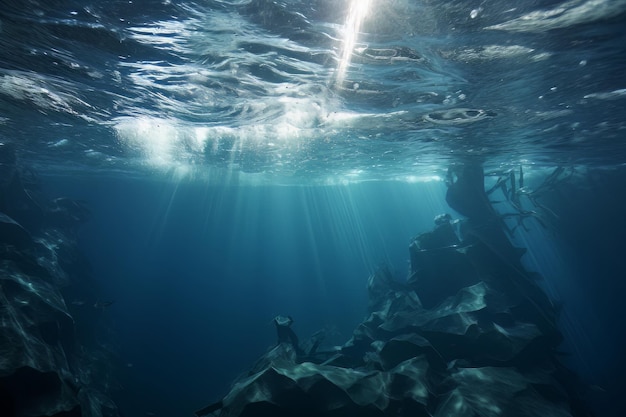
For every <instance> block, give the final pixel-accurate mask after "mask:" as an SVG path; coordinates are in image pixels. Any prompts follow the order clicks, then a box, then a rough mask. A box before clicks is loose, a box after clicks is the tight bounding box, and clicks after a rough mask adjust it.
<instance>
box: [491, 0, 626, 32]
mask: <svg viewBox="0 0 626 417" xmlns="http://www.w3.org/2000/svg"><path fill="white" fill-rule="evenodd" d="M625 11H626V0H570V1H568V2H565V3H563V4H560V5H558V6H557V7H555V8H554V9H550V10H538V11H534V12H531V13H527V14H525V15H523V16H520V17H518V18H516V19H512V20H509V21H507V22H504V23H500V24H497V25H493V26H489V27H487V28H486V29H495V30H507V31H511V32H545V31H548V30H553V29H561V28H566V27H570V26H575V25H579V24H583V23H590V22H595V21H598V20H602V19H608V18H611V17H613V16H616V15H618V14H620V13H624V12H625Z"/></svg>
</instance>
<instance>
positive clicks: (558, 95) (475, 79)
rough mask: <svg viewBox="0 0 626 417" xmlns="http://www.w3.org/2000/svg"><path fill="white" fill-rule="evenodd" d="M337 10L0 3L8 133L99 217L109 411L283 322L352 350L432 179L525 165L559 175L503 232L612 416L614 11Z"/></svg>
mask: <svg viewBox="0 0 626 417" xmlns="http://www.w3.org/2000/svg"><path fill="white" fill-rule="evenodd" d="M353 3H354V4H352V5H351V2H349V1H330V0H315V1H291V0H289V1H270V0H251V1H249V0H233V1H218V0H207V1H196V2H193V1H174V0H172V1H170V0H163V1H145V0H132V1H128V0H126V1H117V0H106V1H93V2H85V1H77V0H74V1H70V0H67V1H64V0H58V1H46V2H41V1H35V0H20V1H9V0H3V1H0V144H1V145H3V146H4V145H8V144H11V145H12V146H15V148H16V153H17V157H18V161H19V164H20V166H22V167H24V169H28V170H32V171H33V172H35V173H36V175H37V176H38V178H39V179H40V181H41V183H42V190H43V191H42V192H43V193H44V194H45V195H47V196H50V197H56V196H60V195H63V196H67V197H70V198H75V199H80V200H84V201H85V202H86V204H87V205H88V206H89V207H90V209H91V212H92V215H91V217H90V220H89V221H88V222H87V223H85V224H84V225H83V226H82V228H81V229H80V234H79V241H78V242H79V247H80V249H81V251H82V252H83V253H84V255H85V257H86V259H87V261H88V262H89V264H90V265H91V271H90V273H89V275H90V281H89V283H90V284H89V285H85V286H82V287H81V288H80V289H73V290H68V291H69V292H68V293H67V294H66V301H67V303H68V307H69V309H70V313H71V314H72V315H73V316H74V317H75V319H76V321H77V325H79V328H81V329H84V330H82V331H84V332H85V333H86V334H87V333H88V334H89V339H90V340H92V339H93V340H95V341H96V342H95V345H97V346H99V347H100V348H102V349H104V350H105V351H107V352H109V353H110V359H109V362H107V363H108V365H107V366H109V367H110V369H109V371H110V387H109V388H110V391H111V393H112V397H113V398H114V399H115V401H116V402H117V403H118V405H119V407H120V411H121V412H122V413H123V415H125V416H146V415H157V416H170V417H173V416H184V415H189V414H191V413H192V412H193V411H194V410H195V409H197V408H199V407H201V406H204V405H206V404H207V403H210V402H212V401H214V400H216V399H217V398H219V397H220V396H222V395H224V394H225V393H226V392H227V391H228V389H229V387H230V384H231V383H232V381H233V380H234V379H235V378H236V377H237V376H238V375H239V374H241V373H243V372H245V371H247V370H248V369H249V367H250V365H251V364H252V363H254V361H255V360H256V358H258V357H259V356H260V354H262V353H263V352H265V350H266V349H267V347H268V346H271V345H272V344H273V343H274V342H275V339H274V338H275V335H274V329H273V325H272V318H273V317H275V316H276V315H278V314H289V315H291V316H293V317H294V318H295V327H296V330H297V331H298V333H299V334H300V335H301V336H302V337H305V336H307V335H310V334H312V333H313V332H315V331H316V330H318V329H320V328H326V329H328V334H329V336H328V343H330V344H335V345H341V344H343V343H345V341H346V340H347V339H349V337H350V336H351V334H352V331H353V330H354V328H355V326H356V325H357V324H358V323H359V322H360V321H362V320H363V319H364V318H365V316H366V315H367V291H366V282H367V278H368V276H369V275H370V274H371V273H372V272H373V271H374V270H375V269H376V268H377V267H379V266H381V265H389V266H390V268H391V269H392V271H393V273H394V276H395V277H396V278H397V279H398V280H403V279H405V278H406V276H407V272H408V249H407V247H408V243H409V241H410V239H411V238H412V237H413V236H415V235H417V234H418V233H421V232H424V231H427V230H430V229H431V228H432V226H433V218H434V217H435V215H437V214H440V213H442V212H451V213H453V214H454V217H459V215H458V213H454V212H453V211H452V210H451V209H450V208H449V207H448V206H447V204H446V201H445V194H446V184H445V181H444V178H445V175H446V171H447V169H448V167H450V166H453V165H455V164H461V163H472V164H481V165H483V166H484V167H485V169H486V171H487V172H488V173H494V175H495V174H498V175H505V174H508V172H509V171H510V170H515V172H517V170H518V169H519V167H520V166H521V167H522V168H523V170H524V172H525V176H526V184H527V188H528V190H529V191H532V190H533V189H535V188H538V187H539V186H540V184H541V183H542V181H543V180H545V178H547V177H548V176H549V175H550V173H551V172H552V171H553V169H554V168H555V167H558V166H562V167H565V168H566V169H567V172H573V173H575V175H574V176H572V177H570V178H568V180H567V181H562V182H560V183H559V184H558V186H556V187H554V189H552V190H551V191H550V192H549V193H547V195H544V196H543V197H542V198H543V200H542V201H543V202H544V203H545V204H546V206H547V207H549V208H550V209H551V210H552V212H543V215H544V216H545V217H546V218H548V220H549V221H548V223H549V224H548V226H549V227H547V228H544V227H542V226H541V225H540V224H539V223H538V222H536V220H533V219H529V220H528V221H527V222H526V223H527V230H525V229H524V228H519V229H517V232H516V233H515V234H514V235H513V236H512V239H513V240H514V241H515V242H516V243H519V244H520V245H522V246H525V247H528V248H529V254H528V255H526V256H525V258H524V262H525V263H526V266H527V267H528V268H529V269H531V270H536V271H539V272H541V273H542V274H543V275H544V277H545V282H543V283H542V286H543V287H544V289H545V291H546V292H547V293H548V294H549V295H550V297H551V298H553V299H554V300H557V301H558V302H560V303H562V305H563V314H562V319H561V323H560V324H561V326H562V329H563V332H564V334H565V337H566V341H565V343H564V346H563V350H564V351H566V352H567V353H568V354H569V356H568V358H567V359H566V361H567V363H568V364H569V365H570V366H571V367H572V368H574V369H575V370H576V371H577V372H578V373H579V374H580V375H581V376H582V377H583V379H584V382H585V383H586V384H588V385H589V386H591V387H593V388H592V389H591V394H590V397H591V402H592V403H593V404H594V407H597V409H598V410H601V411H599V412H598V415H600V416H603V415H606V416H610V415H615V416H617V415H620V414H619V409H620V408H619V406H618V404H617V402H618V399H619V398H620V397H619V392H620V389H621V387H622V385H623V381H622V380H623V372H624V371H625V369H624V363H623V358H622V356H623V355H622V354H621V352H622V351H623V349H624V347H625V345H624V343H623V340H622V339H623V336H622V335H623V331H624V326H623V323H622V322H621V320H620V317H621V316H622V312H621V310H620V306H621V305H622V303H623V301H622V299H623V295H624V294H626V286H625V284H624V277H625V276H626V266H625V264H624V260H623V253H624V250H625V249H626V245H625V244H624V240H623V234H624V232H626V224H624V212H625V210H626V201H625V198H626V197H624V196H626V172H625V171H624V163H626V145H625V142H624V141H625V140H626V137H625V133H624V132H626V121H625V118H624V115H626V84H625V82H624V77H623V74H624V72H625V71H626V58H625V57H626V51H625V45H626V42H625V41H626V30H624V28H625V27H626V26H625V25H624V23H625V22H626V2H625V1H624V0H569V1H553V0H550V1H526V0H522V1H518V2H515V4H512V3H510V2H504V1H499V2H498V1H482V2H466V1H452V0H451V1H441V2H430V1H408V0H394V1H383V0H371V1H369V2H366V1H364V0H362V1H354V2H353ZM366 3H369V8H368V10H367V12H366V13H365V12H364V10H361V11H362V12H363V18H362V19H361V20H359V19H360V17H359V16H361V15H360V14H359V13H357V12H359V8H358V7H356V6H355V5H361V6H363V5H364V4H366ZM351 7H352V8H351ZM496 178H497V177H496V176H492V177H488V178H487V181H486V182H487V184H488V185H493V183H494V182H495V181H496ZM494 199H497V198H494ZM526 203H527V204H531V203H530V202H528V201H526ZM497 204H498V203H495V205H496V207H497V208H498V210H500V211H503V212H506V209H507V208H510V207H508V206H506V205H505V206H502V205H500V206H497ZM528 208H529V209H532V210H538V207H536V206H532V204H531V205H529V206H528ZM72 301H76V302H77V303H76V304H72V303H71V302H72ZM95 301H114V303H113V304H112V305H111V306H110V307H108V308H106V309H102V310H97V311H95V312H94V311H93V309H92V308H91V307H90V305H91V304H93V303H94V302H95ZM82 302H85V304H81V303H82ZM79 304H80V305H79ZM86 329H89V330H86ZM79 333H80V332H79ZM105 367H106V366H105ZM151 413H154V414H151Z"/></svg>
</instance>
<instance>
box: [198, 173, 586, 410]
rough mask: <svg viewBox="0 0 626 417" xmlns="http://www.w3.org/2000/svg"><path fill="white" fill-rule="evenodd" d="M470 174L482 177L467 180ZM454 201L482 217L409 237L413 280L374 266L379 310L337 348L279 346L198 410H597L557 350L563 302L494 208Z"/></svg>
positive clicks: (373, 295) (445, 222)
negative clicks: (317, 351) (504, 229)
mask: <svg viewBox="0 0 626 417" xmlns="http://www.w3.org/2000/svg"><path fill="white" fill-rule="evenodd" d="M470 171H471V170H470ZM471 173H472V175H473V174H475V172H474V171H471ZM466 180H467V181H469V180H472V178H469V179H468V177H465V178H463V179H462V180H460V181H461V184H462V183H463V181H466ZM457 185H458V183H457ZM455 193H457V195H455V196H454V198H460V197H459V196H460V195H461V194H462V193H469V194H472V193H474V194H476V193H479V191H476V190H474V191H467V190H466V189H458V190H456V191H455ZM485 201H487V199H485ZM455 203H456V204H457V205H459V206H463V209H465V210H466V211H467V213H468V214H469V215H471V216H473V217H471V218H470V219H468V220H467V221H466V222H469V223H470V226H472V227H471V228H469V229H468V228H467V227H464V226H465V225H464V224H459V225H458V226H459V227H457V225H456V224H453V222H452V221H451V219H450V217H449V216H442V217H438V218H437V222H436V227H435V229H434V230H433V231H431V232H427V233H424V234H422V235H420V236H418V237H417V238H415V239H414V241H413V242H411V244H410V246H409V252H410V257H411V272H410V276H409V278H408V280H407V281H406V282H402V283H401V282H397V281H395V280H394V279H393V277H392V276H391V274H390V272H389V270H387V269H385V268H382V269H380V270H379V271H377V272H376V273H375V274H373V275H372V276H371V277H370V279H369V281H368V290H369V296H370V300H369V308H370V312H369V316H368V317H367V319H366V320H365V321H363V322H362V323H361V324H360V325H359V326H358V327H357V328H356V329H355V331H354V334H353V336H352V338H351V339H350V340H349V341H348V342H347V343H346V344H345V345H344V346H342V347H341V348H340V349H339V350H338V351H333V352H328V354H327V355H326V357H325V358H324V357H323V356H320V355H317V356H316V357H315V358H303V357H301V356H300V355H298V354H297V353H296V352H295V351H294V349H293V347H291V346H290V345H289V344H288V343H280V344H279V345H278V346H277V347H276V348H274V349H273V350H271V351H270V352H268V353H267V354H266V355H265V356H264V357H263V358H262V359H261V360H260V361H259V362H258V363H257V365H256V366H255V367H254V368H253V370H252V371H251V373H250V374H249V375H248V376H247V377H245V378H244V379H242V380H240V381H238V382H237V383H236V384H235V385H234V386H233V388H232V389H231V391H230V393H229V394H228V395H227V396H226V397H224V398H223V399H222V400H221V401H218V402H216V403H214V404H212V405H211V406H209V407H206V408H204V409H202V410H199V411H198V412H197V413H196V414H197V415H198V416H201V415H206V414H209V413H213V414H215V415H218V416H220V417H257V416H258V417H260V416H296V415H297V416H310V417H325V416H333V417H341V416H346V417H348V416H350V417H353V416H359V417H360V416H394V417H403V416H406V417H408V416H411V417H415V416H432V417H477V416H479V417H496V416H510V417H537V416H542V417H566V416H569V417H581V416H588V415H590V414H589V412H588V410H587V409H586V408H585V407H584V406H583V405H582V404H581V403H580V402H579V400H578V399H577V397H578V392H577V391H576V389H575V386H574V385H575V384H574V382H573V380H572V374H571V373H570V372H568V371H567V370H566V369H565V368H564V367H563V366H562V365H561V364H560V362H559V360H558V358H557V356H556V353H555V351H556V347H557V345H558V344H559V342H560V341H561V338H562V337H561V334H560V332H559V331H558V328H557V324H556V323H557V311H556V309H555V308H554V307H553V306H552V304H551V302H550V300H549V299H548V298H547V296H546V295H545V294H544V293H543V292H542V291H541V290H540V288H539V287H538V286H537V284H536V283H535V282H534V281H533V280H531V279H530V274H528V273H527V272H526V271H525V270H524V269H523V268H522V266H521V263H520V262H519V253H521V251H518V250H516V249H517V248H514V247H513V246H512V245H510V243H508V246H507V247H502V245H503V244H502V240H501V239H502V238H503V235H502V234H501V233H499V232H497V231H496V230H495V229H494V228H493V227H492V226H491V225H490V226H489V227H484V228H483V229H482V230H481V233H483V234H480V235H479V233H477V232H476V231H475V229H476V225H477V221H478V220H477V219H482V220H483V221H487V222H488V221H491V220H493V219H492V216H493V212H491V211H487V213H483V212H481V210H482V208H481V207H480V205H479V204H474V203H468V204H469V205H468V204H465V202H463V203H461V202H459V200H458V199H457V200H455ZM464 231H465V232H466V233H464ZM504 237H505V236H504ZM494 242H497V243H498V245H500V246H501V247H500V248H498V249H494Z"/></svg>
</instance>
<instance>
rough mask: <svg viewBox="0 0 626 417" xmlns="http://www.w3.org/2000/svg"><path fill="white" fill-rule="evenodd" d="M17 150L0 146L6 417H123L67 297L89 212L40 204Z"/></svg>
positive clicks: (0, 374) (0, 369) (0, 381)
mask: <svg viewBox="0 0 626 417" xmlns="http://www.w3.org/2000/svg"><path fill="white" fill-rule="evenodd" d="M12 151H13V149H12V148H11V147H0V173H3V174H6V175H5V176H0V177H1V178H0V323H1V325H0V416H2V417H26V416H28V417H39V416H42V417H43V416H47V417H116V416H118V415H119V414H118V412H117V409H116V407H115V404H113V402H112V401H111V400H110V399H108V398H107V397H106V395H105V393H104V392H102V390H99V389H98V388H97V384H98V383H100V382H104V381H94V379H95V376H96V375H97V371H96V370H94V369H93V368H92V367H91V366H90V365H91V364H90V362H91V361H92V360H93V358H92V357H91V354H92V352H90V351H89V350H88V349H86V348H85V347H84V346H81V347H80V349H79V348H78V338H77V335H76V332H75V323H74V319H73V318H72V316H71V315H70V313H69V312H68V309H67V306H66V304H65V300H64V298H63V295H62V293H61V288H62V287H63V286H64V285H67V284H68V282H69V275H70V274H69V273H67V272H66V270H65V267H66V266H71V264H72V263H73V261H74V259H73V255H74V254H75V252H77V249H76V243H75V240H74V233H75V232H76V230H77V225H78V224H79V223H80V222H82V221H83V220H84V219H85V216H86V214H87V211H86V209H85V208H84V206H83V205H81V204H80V203H74V202H72V201H71V200H67V199H57V200H53V201H51V202H47V203H46V204H42V205H39V204H38V203H35V201H34V200H33V199H32V198H31V196H30V193H29V190H28V189H27V188H26V187H25V186H24V182H23V181H22V179H21V177H20V170H19V169H18V167H17V165H16V161H17V160H16V158H15V155H14V154H12V153H11V152H12ZM42 207H44V208H42ZM17 218H19V223H18V221H17V220H16V219H17ZM80 278H84V277H80Z"/></svg>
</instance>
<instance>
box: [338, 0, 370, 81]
mask: <svg viewBox="0 0 626 417" xmlns="http://www.w3.org/2000/svg"><path fill="white" fill-rule="evenodd" d="M370 1H371V0H352V2H351V4H350V10H349V12H348V16H347V18H346V23H345V25H344V36H343V50H342V53H341V59H340V61H339V65H338V67H337V78H336V81H335V83H336V84H337V85H339V86H341V84H342V83H343V81H344V79H345V77H346V72H347V71H348V67H349V66H350V62H351V61H352V52H353V51H354V46H355V45H356V41H357V39H358V36H359V32H360V30H361V23H363V20H364V19H365V17H366V16H367V12H368V11H369V8H370Z"/></svg>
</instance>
